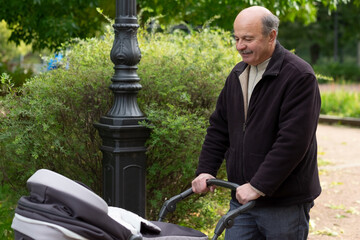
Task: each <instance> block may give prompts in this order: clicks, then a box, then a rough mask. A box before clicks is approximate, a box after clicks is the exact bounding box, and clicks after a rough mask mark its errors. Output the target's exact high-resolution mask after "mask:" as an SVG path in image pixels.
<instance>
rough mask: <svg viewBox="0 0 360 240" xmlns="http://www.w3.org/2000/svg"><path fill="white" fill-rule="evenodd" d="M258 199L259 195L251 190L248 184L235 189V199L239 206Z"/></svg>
mask: <svg viewBox="0 0 360 240" xmlns="http://www.w3.org/2000/svg"><path fill="white" fill-rule="evenodd" d="M259 197H260V194H259V193H257V192H256V191H255V190H254V189H253V187H252V186H251V185H250V183H246V184H243V185H241V186H239V187H238V188H237V189H236V199H237V200H238V202H239V203H240V204H246V203H248V202H249V201H251V200H255V199H258V198H259Z"/></svg>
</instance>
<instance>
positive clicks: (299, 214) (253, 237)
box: [225, 200, 314, 240]
mask: <svg viewBox="0 0 360 240" xmlns="http://www.w3.org/2000/svg"><path fill="white" fill-rule="evenodd" d="M239 206H240V204H239V203H238V202H237V201H233V200H231V201H230V210H233V209H235V208H238V207H239ZM312 206H314V203H313V202H311V203H304V204H298V205H292V206H287V207H257V206H255V207H254V208H252V209H250V210H249V211H247V212H246V213H243V214H241V215H239V216H238V217H236V218H235V221H234V225H233V227H232V228H230V229H226V232H225V240H265V239H266V240H306V239H307V237H308V233H309V219H310V216H309V212H310V209H311V207H312Z"/></svg>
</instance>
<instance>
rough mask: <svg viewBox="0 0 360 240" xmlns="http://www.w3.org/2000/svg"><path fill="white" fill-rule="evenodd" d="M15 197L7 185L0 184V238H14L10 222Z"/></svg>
mask: <svg viewBox="0 0 360 240" xmlns="http://www.w3.org/2000/svg"><path fill="white" fill-rule="evenodd" d="M16 203H17V199H16V198H15V196H14V192H13V191H12V190H11V189H10V187H9V185H7V184H3V185H0V239H2V240H8V239H9V240H10V239H14V234H13V231H12V229H11V222H12V219H13V217H14V211H15V208H16Z"/></svg>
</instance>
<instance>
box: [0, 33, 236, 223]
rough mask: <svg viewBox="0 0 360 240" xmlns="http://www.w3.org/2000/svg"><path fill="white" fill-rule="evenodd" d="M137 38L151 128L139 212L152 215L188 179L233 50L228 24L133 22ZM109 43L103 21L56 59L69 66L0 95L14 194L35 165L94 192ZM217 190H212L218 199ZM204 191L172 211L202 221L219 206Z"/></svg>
mask: <svg viewBox="0 0 360 240" xmlns="http://www.w3.org/2000/svg"><path fill="white" fill-rule="evenodd" d="M109 29H110V28H109ZM138 38H139V45H140V49H141V51H142V60H141V62H140V64H139V65H138V67H139V69H138V74H139V76H140V78H141V82H140V83H141V84H142V86H143V89H142V90H141V91H140V92H139V94H138V102H139V105H140V108H141V109H142V110H143V112H144V113H145V114H146V115H147V116H148V119H149V120H150V122H151V125H149V126H148V127H150V128H152V133H151V136H150V139H149V140H148V142H147V146H148V153H147V157H148V158H147V165H148V168H147V185H146V189H147V218H149V219H156V216H157V214H158V212H159V209H160V207H161V205H162V203H163V202H164V201H165V199H166V198H168V197H171V196H173V195H175V194H178V193H180V192H181V191H183V190H185V189H186V188H188V187H190V183H191V180H192V179H193V178H194V173H195V168H196V165H197V159H198V155H199V151H200V149H201V145H202V141H203V138H204V136H205V130H206V127H207V124H208V117H209V115H210V113H211V112H212V111H213V109H214V106H215V102H216V98H217V96H218V94H219V92H220V90H221V88H222V87H223V84H224V81H225V79H226V77H227V75H228V73H229V72H230V70H231V68H232V67H233V66H234V64H235V63H236V62H238V61H239V60H240V59H239V56H238V53H237V52H236V50H235V48H234V45H233V43H232V38H231V35H230V33H229V32H224V31H222V30H214V29H213V30H211V29H204V30H202V31H192V32H191V33H190V34H186V33H184V32H182V31H175V32H172V33H149V32H146V31H144V30H142V29H140V30H139V33H138ZM112 43H113V34H112V32H111V31H108V33H107V34H106V35H105V36H104V37H103V38H102V39H88V40H86V41H81V42H79V43H78V44H75V45H73V46H72V47H71V50H70V51H69V52H68V53H67V57H66V59H65V60H64V65H67V66H68V67H67V68H65V67H64V66H63V67H61V68H60V69H57V70H52V71H50V72H46V73H43V74H40V75H37V76H35V77H34V78H32V79H29V80H28V81H27V82H26V83H25V84H24V86H23V87H22V88H21V90H20V91H18V92H11V91H10V93H9V94H7V96H6V97H5V98H3V99H2V100H1V101H0V109H1V112H2V115H1V117H0V120H1V122H0V156H1V157H0V170H1V173H0V174H1V175H2V176H1V179H4V181H6V182H7V183H10V184H11V185H12V187H13V189H16V191H17V194H18V195H19V196H20V195H22V194H25V187H24V186H25V182H26V180H27V178H28V177H29V176H31V175H32V174H33V173H34V172H35V171H36V170H37V169H39V168H48V169H51V170H54V171H56V172H59V173H61V174H63V175H65V176H68V177H70V178H72V179H75V180H79V181H82V182H84V183H85V184H87V185H89V186H90V187H91V188H92V189H93V190H94V191H96V192H97V193H98V194H100V195H101V178H102V177H101V159H102V156H101V152H100V150H99V147H100V145H101V139H100V138H99V136H98V133H97V131H96V129H95V128H94V127H93V123H94V122H96V121H98V120H99V119H100V116H102V115H104V114H106V112H107V111H108V110H109V109H110V107H111V105H112V93H111V91H110V90H108V86H109V85H110V83H111V82H110V79H111V77H112V75H113V73H114V70H113V63H112V62H111V61H110V57H109V53H110V50H111V47H112ZM223 172H224V171H222V173H221V175H220V177H224V174H223ZM224 194H225V195H226V197H228V196H229V195H228V193H224ZM225 195H223V194H222V193H221V192H220V191H218V192H216V193H215V194H214V196H218V198H219V199H218V201H222V200H223V199H225V198H226V197H225ZM204 199H205V198H202V196H200V195H199V196H196V197H193V198H191V199H190V200H189V201H188V202H187V203H185V204H182V205H180V206H179V207H178V208H179V210H178V211H177V212H176V214H174V215H173V216H172V218H171V219H170V220H171V221H172V222H174V223H181V224H183V225H188V226H191V227H197V228H198V229H200V230H201V229H207V228H208V226H209V225H210V226H211V225H212V224H213V223H214V221H215V220H218V214H219V213H221V211H224V210H221V209H219V205H218V202H214V201H213V203H210V202H206V201H207V200H204ZM204 201H205V202H204ZM222 213H223V212H222Z"/></svg>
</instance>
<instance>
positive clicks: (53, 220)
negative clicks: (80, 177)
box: [12, 169, 207, 240]
mask: <svg viewBox="0 0 360 240" xmlns="http://www.w3.org/2000/svg"><path fill="white" fill-rule="evenodd" d="M27 187H28V189H29V191H30V196H23V197H21V198H20V199H19V201H18V206H17V208H16V209H15V216H14V219H13V223H12V228H13V229H14V230H15V239H26V240H27V239H81V240H83V239H104V240H107V239H109V240H110V239H121V240H126V239H134V240H135V239H146V238H151V239H162V240H166V239H172V240H174V239H179V240H180V239H207V237H206V235H205V234H203V233H201V232H198V231H196V230H193V229H189V228H184V227H181V226H178V225H175V224H170V223H162V222H151V221H148V220H146V219H144V218H142V217H140V216H138V215H136V214H134V213H132V212H129V211H127V210H125V209H122V208H116V207H110V206H108V205H107V204H106V202H105V201H104V200H103V199H102V198H100V197H99V196H98V195H96V194H95V193H94V192H92V191H91V190H90V189H88V188H87V187H86V186H84V185H82V184H80V183H77V182H75V181H73V180H71V179H69V178H66V177H65V176H62V175H60V174H58V173H55V172H53V171H50V170H46V169H41V170H38V171H37V172H35V173H34V174H33V175H32V176H31V177H30V178H29V179H28V181H27ZM169 229H172V230H169ZM16 236H19V238H16ZM23 236H26V237H23Z"/></svg>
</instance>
